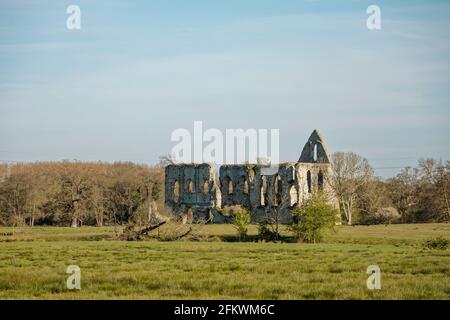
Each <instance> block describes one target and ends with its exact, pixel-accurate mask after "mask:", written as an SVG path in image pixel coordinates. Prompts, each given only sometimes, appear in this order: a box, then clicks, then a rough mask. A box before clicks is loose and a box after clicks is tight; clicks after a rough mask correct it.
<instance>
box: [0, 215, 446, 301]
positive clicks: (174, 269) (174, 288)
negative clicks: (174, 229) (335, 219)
mask: <svg viewBox="0 0 450 320" xmlns="http://www.w3.org/2000/svg"><path fill="white" fill-rule="evenodd" d="M116 231H117V229H116V228H113V227H105V228H91V227H83V228H79V229H71V228H57V227H35V228H33V229H31V228H22V229H15V230H12V229H11V228H0V298H1V299H450V280H449V279H450V250H449V249H447V250H430V249H424V248H423V246H422V243H423V241H424V240H426V239H431V238H435V237H438V236H442V237H445V238H449V239H450V224H415V225H389V226H384V225H382V226H355V227H346V226H342V227H339V228H337V232H336V233H332V234H330V235H328V236H327V237H326V239H325V241H324V242H323V243H320V244H301V243H260V242H259V243H258V242H246V243H238V242H232V241H231V240H233V238H234V236H235V232H234V229H233V228H232V226H230V225H205V226H202V227H201V230H200V231H199V232H202V233H204V234H207V235H209V236H211V237H210V238H211V239H214V240H215V241H204V242H201V241H197V242H192V241H176V242H157V241H142V242H125V241H118V240H114V239H115V233H116ZM250 234H251V235H252V234H253V235H255V234H256V228H255V227H254V226H252V227H251V228H250ZM69 265H78V266H79V267H80V268H81V287H82V288H81V290H79V291H70V290H68V289H67V288H66V279H67V277H68V275H67V274H66V273H65V272H66V268H67V266H69ZM369 265H378V266H380V268H381V281H382V288H381V290H368V289H367V287H366V280H367V277H368V275H367V274H366V270H367V267H368V266H369Z"/></svg>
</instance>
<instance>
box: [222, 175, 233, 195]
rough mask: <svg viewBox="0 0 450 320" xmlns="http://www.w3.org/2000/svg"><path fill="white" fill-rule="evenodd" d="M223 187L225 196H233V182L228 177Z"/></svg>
mask: <svg viewBox="0 0 450 320" xmlns="http://www.w3.org/2000/svg"><path fill="white" fill-rule="evenodd" d="M224 187H225V192H226V194H233V181H231V179H230V177H228V176H226V177H225V179H224Z"/></svg>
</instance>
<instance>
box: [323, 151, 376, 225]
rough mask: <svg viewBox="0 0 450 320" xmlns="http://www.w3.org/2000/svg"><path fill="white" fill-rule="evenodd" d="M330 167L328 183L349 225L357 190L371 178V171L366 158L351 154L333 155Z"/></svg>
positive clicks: (337, 153)
mask: <svg viewBox="0 0 450 320" xmlns="http://www.w3.org/2000/svg"><path fill="white" fill-rule="evenodd" d="M331 165H332V170H333V177H332V179H329V183H330V184H331V187H332V188H333V190H334V193H335V194H336V196H337V198H338V200H339V206H340V209H341V211H342V212H343V213H344V216H345V219H346V221H347V224H348V225H351V224H352V222H353V221H352V219H353V218H352V215H353V213H354V210H355V209H356V202H357V196H358V189H360V188H361V187H363V186H365V185H366V184H367V183H368V182H369V181H370V180H371V179H372V178H373V169H372V167H371V166H370V164H369V161H368V160H367V159H366V158H363V157H362V156H360V155H358V154H356V153H353V152H336V153H334V154H333V155H332V157H331Z"/></svg>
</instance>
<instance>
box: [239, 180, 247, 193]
mask: <svg viewBox="0 0 450 320" xmlns="http://www.w3.org/2000/svg"><path fill="white" fill-rule="evenodd" d="M239 188H240V189H241V190H242V193H244V194H248V182H247V179H246V178H245V176H241V177H240V178H239Z"/></svg>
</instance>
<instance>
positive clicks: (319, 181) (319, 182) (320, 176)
mask: <svg viewBox="0 0 450 320" xmlns="http://www.w3.org/2000/svg"><path fill="white" fill-rule="evenodd" d="M323 181H324V178H323V172H322V170H320V171H319V174H318V176H317V186H318V188H319V190H323Z"/></svg>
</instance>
